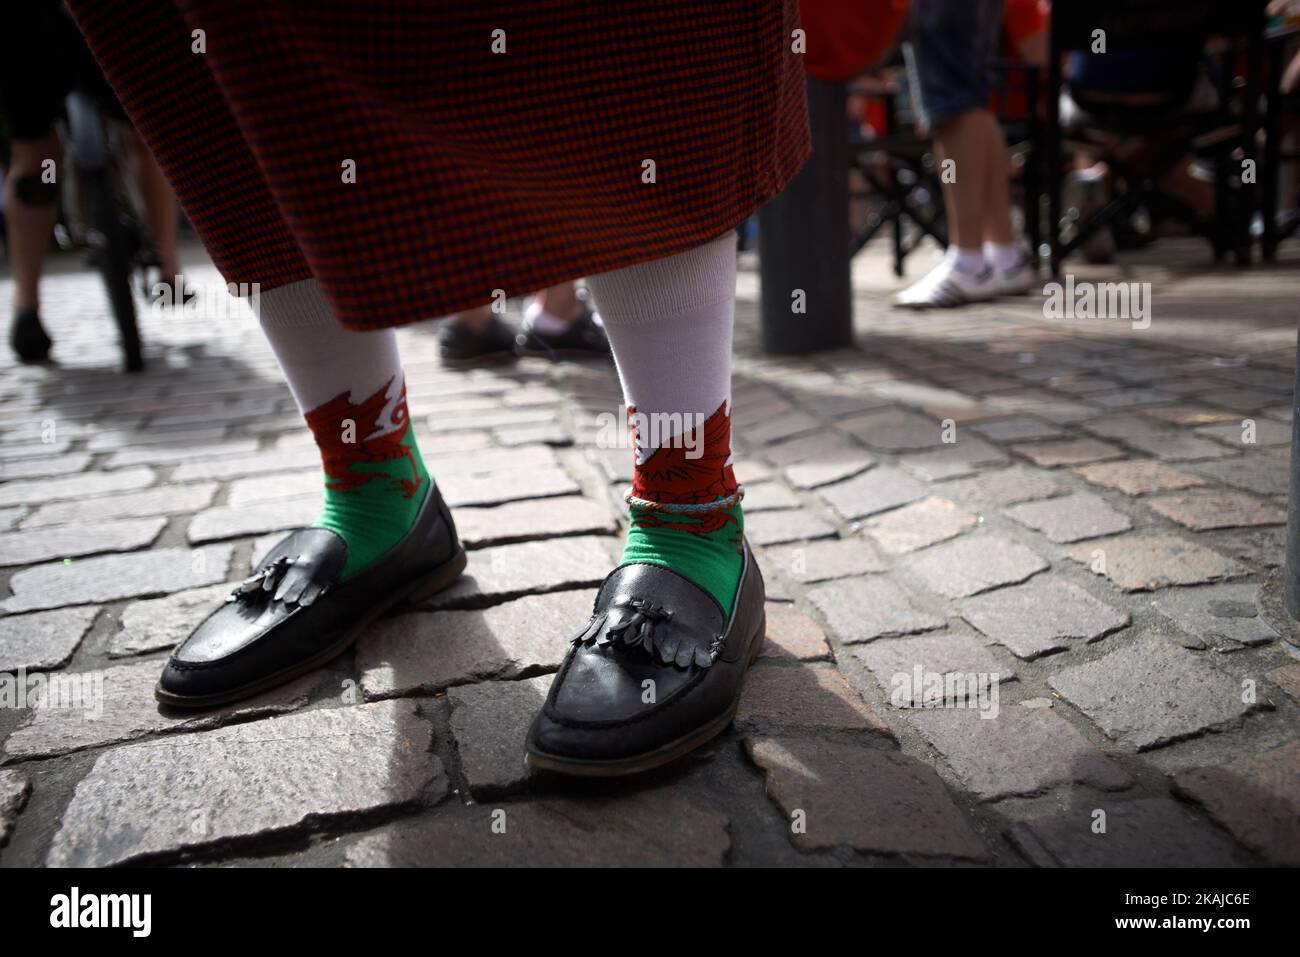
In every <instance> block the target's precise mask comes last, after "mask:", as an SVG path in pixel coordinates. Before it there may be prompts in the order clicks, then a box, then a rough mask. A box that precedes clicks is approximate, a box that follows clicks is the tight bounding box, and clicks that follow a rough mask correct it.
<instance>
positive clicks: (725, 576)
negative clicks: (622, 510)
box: [621, 503, 745, 616]
mask: <svg viewBox="0 0 1300 957" xmlns="http://www.w3.org/2000/svg"><path fill="white" fill-rule="evenodd" d="M713 514H714V515H722V516H728V517H729V518H730V519H731V520H729V521H724V522H723V523H722V524H721V526H720V527H718V528H716V529H710V530H707V531H686V530H685V529H684V528H680V527H678V528H664V527H662V526H659V527H656V526H655V525H654V524H653V523H654V521H655V519H656V518H660V519H662V518H664V517H665V515H664V513H662V512H650V511H648V510H646V509H643V508H640V507H638V506H636V505H633V506H632V507H631V518H632V525H631V528H629V529H628V533H627V541H626V542H625V543H624V545H623V558H622V561H621V564H624V565H627V564H631V563H633V562H646V563H649V564H651V565H662V566H663V567H664V568H671V569H672V570H673V571H675V572H677V573H678V574H679V575H683V576H685V577H686V578H688V579H690V580H691V581H693V582H694V583H695V584H697V585H699V586H700V587H701V588H703V589H704V590H705V591H707V592H708V593H709V594H710V595H712V596H713V597H714V598H715V599H717V602H718V604H719V605H721V606H722V613H723V614H724V615H727V616H730V615H731V606H732V604H733V603H734V602H735V600H736V588H737V586H738V585H739V584H740V572H741V568H742V566H743V565H744V555H743V553H742V550H741V549H742V545H741V541H742V537H743V535H744V531H745V515H744V512H743V511H742V510H741V507H740V504H739V503H737V504H735V505H733V506H731V507H730V508H727V509H723V510H722V511H721V512H720V513H713ZM712 517H713V516H712V515H710V516H709V517H708V518H705V517H701V516H688V515H672V516H671V521H672V524H673V525H675V526H689V525H694V526H700V527H704V525H705V523H706V522H708V521H709V519H710V518H712ZM643 521H648V522H649V523H650V524H641V522H643Z"/></svg>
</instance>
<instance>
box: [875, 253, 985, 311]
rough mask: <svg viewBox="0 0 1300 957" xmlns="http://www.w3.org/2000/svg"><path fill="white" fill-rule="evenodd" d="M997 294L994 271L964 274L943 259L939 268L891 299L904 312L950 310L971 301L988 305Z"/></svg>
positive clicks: (935, 268)
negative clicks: (903, 309)
mask: <svg viewBox="0 0 1300 957" xmlns="http://www.w3.org/2000/svg"><path fill="white" fill-rule="evenodd" d="M997 295H998V292H997V291H996V288H995V283H994V278H993V270H992V269H991V268H989V267H988V266H985V267H984V269H983V270H982V271H981V272H979V273H976V274H971V273H968V272H964V271H962V270H960V269H958V268H957V265H956V263H955V262H954V261H953V260H952V259H950V258H945V259H944V260H943V261H942V262H940V263H939V265H937V266H935V267H934V268H933V269H931V270H930V271H929V272H928V273H926V274H925V275H924V276H922V277H921V278H920V279H918V280H917V281H916V282H914V283H913V284H912V285H910V286H908V287H907V288H906V289H904V290H903V291H902V292H900V293H898V294H897V295H896V296H894V305H896V306H902V307H904V308H907V309H949V308H952V307H953V306H964V305H966V304H967V303H972V302H987V301H988V300H990V299H992V298H994V297H995V296H997Z"/></svg>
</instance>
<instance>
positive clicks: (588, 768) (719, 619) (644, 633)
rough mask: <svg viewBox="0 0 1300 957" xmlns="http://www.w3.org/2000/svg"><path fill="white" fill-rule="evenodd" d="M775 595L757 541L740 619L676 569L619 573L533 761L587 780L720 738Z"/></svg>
mask: <svg viewBox="0 0 1300 957" xmlns="http://www.w3.org/2000/svg"><path fill="white" fill-rule="evenodd" d="M764 599H765V595H764V589H763V576H762V575H761V574H760V573H759V570H758V564H757V562H755V561H754V556H753V553H751V552H750V550H749V544H748V543H746V544H745V557H744V569H743V571H742V572H741V575H740V585H739V587H738V588H737V591H736V600H735V602H734V603H733V605H732V611H731V617H730V619H728V618H726V617H724V615H723V614H722V607H721V606H720V605H719V604H718V603H717V602H716V601H715V600H714V599H713V596H712V595H710V594H708V593H707V592H706V591H704V589H702V588H700V587H699V586H698V585H696V584H695V583H694V582H691V581H689V580H687V579H686V578H683V577H682V576H681V575H679V574H677V573H676V572H674V571H672V570H670V569H667V568H663V567H661V566H659V565H647V564H631V565H622V566H620V567H618V568H616V569H614V571H613V572H612V573H611V574H610V576H609V577H608V578H606V579H605V583H604V584H603V585H602V586H601V588H600V592H599V593H598V594H597V595H596V604H595V608H594V611H593V613H592V616H591V620H590V621H589V622H588V623H587V626H586V627H585V628H584V629H583V630H582V631H581V632H580V633H578V634H577V635H576V636H575V637H574V638H573V642H572V644H573V646H572V648H570V649H569V653H568V655H567V656H566V657H565V659H564V664H562V665H561V666H560V671H559V673H558V674H557V675H556V676H555V681H554V682H553V683H552V684H551V692H550V694H549V695H548V696H547V698H546V703H545V704H544V705H543V706H542V710H541V713H539V714H538V715H537V718H536V719H535V720H534V721H533V726H532V729H531V730H530V731H529V732H528V746H527V760H528V763H529V764H530V765H532V766H533V767H537V768H544V769H546V770H548V771H558V772H561V773H564V774H576V775H583V776H587V777H615V776H618V775H624V774H636V773H638V772H641V771H647V770H649V769H650V768H655V767H658V766H660V765H662V764H667V763H668V762H670V761H673V760H675V759H677V758H679V757H681V756H682V755H684V754H687V753H689V752H691V751H694V750H695V749H696V748H698V747H700V745H702V744H704V743H706V742H707V741H709V740H711V739H712V738H714V737H715V736H717V735H718V734H720V733H721V732H722V731H723V730H724V729H725V728H726V727H727V725H729V724H730V723H731V719H732V718H733V717H734V716H735V714H736V706H737V705H738V704H739V702H740V689H741V685H742V683H743V682H744V678H745V672H746V670H747V669H748V668H749V665H750V663H751V662H752V661H753V660H754V659H755V658H756V657H757V656H758V653H759V651H760V650H761V649H762V647H763V639H764V632H765V627H766V618H765V615H764V611H763V602H764Z"/></svg>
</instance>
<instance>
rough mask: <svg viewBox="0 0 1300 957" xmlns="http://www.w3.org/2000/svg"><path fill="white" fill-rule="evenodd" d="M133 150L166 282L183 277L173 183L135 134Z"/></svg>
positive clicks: (142, 193) (150, 225)
mask: <svg viewBox="0 0 1300 957" xmlns="http://www.w3.org/2000/svg"><path fill="white" fill-rule="evenodd" d="M131 139H132V149H133V150H134V152H135V160H136V179H137V181H138V183H139V184H140V194H141V195H142V196H143V197H144V209H145V215H146V216H148V217H149V230H150V232H152V233H153V238H154V241H155V242H157V243H158V255H159V257H160V258H161V259H162V274H163V278H164V279H165V280H169V281H170V280H173V279H175V277H176V276H178V275H179V274H180V271H181V263H180V259H179V258H178V257H177V253H176V244H177V237H178V236H179V234H180V221H179V217H178V216H177V206H176V194H175V193H174V192H172V187H171V184H170V183H168V182H167V177H166V176H164V175H163V171H162V167H160V166H159V165H158V161H157V160H156V159H154V155H153V153H151V152H149V148H148V147H146V146H145V145H144V141H143V140H141V139H140V137H139V136H138V135H136V134H132V137H131Z"/></svg>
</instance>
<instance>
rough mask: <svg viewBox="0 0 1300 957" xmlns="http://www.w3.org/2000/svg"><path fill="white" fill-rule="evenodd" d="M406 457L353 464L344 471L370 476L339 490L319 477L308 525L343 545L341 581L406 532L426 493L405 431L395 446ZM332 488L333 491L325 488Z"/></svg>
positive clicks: (425, 475)
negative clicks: (319, 504)
mask: <svg viewBox="0 0 1300 957" xmlns="http://www.w3.org/2000/svg"><path fill="white" fill-rule="evenodd" d="M401 447H402V448H403V449H405V450H406V455H403V456H399V457H396V458H392V459H390V460H388V461H386V462H353V463H352V464H351V465H350V466H349V471H350V472H352V473H355V474H361V473H368V474H371V475H373V476H374V477H373V478H371V479H369V480H368V481H366V482H363V483H361V484H358V485H356V486H355V487H353V488H350V489H347V490H343V489H340V488H338V487H337V486H338V485H339V484H342V483H332V482H331V480H330V478H329V476H328V475H326V476H325V508H324V510H323V511H322V512H321V514H320V517H319V518H318V519H316V521H315V522H314V523H313V525H314V527H316V528H328V529H330V530H331V531H334V532H337V533H338V534H339V535H341V536H342V537H343V539H344V540H345V541H346V542H347V543H348V560H347V564H346V565H345V566H344V568H343V578H344V579H347V578H351V577H352V576H353V575H355V574H356V573H357V572H359V571H361V570H362V569H364V568H366V567H367V566H368V565H370V564H371V563H372V562H374V561H375V559H377V558H379V556H380V555H382V554H384V552H386V551H388V550H389V549H390V548H392V547H393V546H394V545H396V544H397V542H398V541H399V540H400V539H401V538H402V536H403V535H405V534H406V533H407V532H408V531H410V529H411V526H412V525H414V524H415V517H416V516H417V515H418V514H419V512H420V506H421V505H423V504H424V498H425V496H426V495H428V494H429V472H428V470H427V469H425V467H424V459H423V458H422V457H421V456H420V447H419V445H418V444H417V443H416V441H415V430H414V429H408V430H407V433H406V436H405V437H404V438H403V439H402V441H401ZM331 485H334V486H335V487H331Z"/></svg>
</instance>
